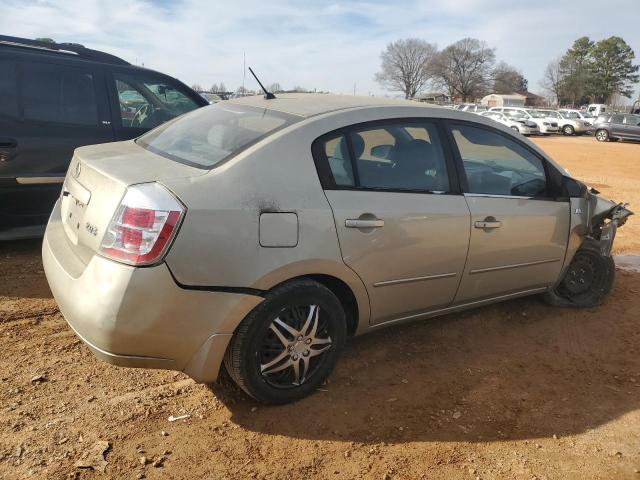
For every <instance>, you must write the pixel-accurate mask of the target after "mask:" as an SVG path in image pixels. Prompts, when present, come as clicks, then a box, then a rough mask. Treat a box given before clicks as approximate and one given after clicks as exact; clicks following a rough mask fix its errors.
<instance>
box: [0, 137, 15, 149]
mask: <svg viewBox="0 0 640 480" xmlns="http://www.w3.org/2000/svg"><path fill="white" fill-rule="evenodd" d="M17 146H18V141H17V140H16V139H15V138H0V148H16V147H17Z"/></svg>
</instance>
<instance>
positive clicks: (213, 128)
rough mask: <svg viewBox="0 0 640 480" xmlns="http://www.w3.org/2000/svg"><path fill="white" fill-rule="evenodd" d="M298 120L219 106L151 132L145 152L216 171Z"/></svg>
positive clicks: (143, 142) (144, 141) (143, 139)
mask: <svg viewBox="0 0 640 480" xmlns="http://www.w3.org/2000/svg"><path fill="white" fill-rule="evenodd" d="M297 118H298V117H295V116H293V115H288V114H285V113H280V112H275V111H272V110H267V109H263V108H255V107H247V106H239V105H233V104H228V103H216V104H215V105H211V106H210V107H205V108H201V109H198V110H195V111H193V112H191V113H190V114H187V115H184V116H183V117H180V118H178V119H176V120H174V121H172V122H169V123H165V124H164V125H161V126H160V127H158V128H156V129H154V130H151V131H150V132H148V133H147V134H145V135H143V136H141V137H140V138H138V139H137V140H136V142H137V143H138V144H140V145H141V146H143V147H144V148H146V149H148V150H150V151H152V152H154V153H157V154H158V155H162V156H164V157H167V158H170V159H172V160H175V161H178V162H181V163H186V164H188V165H192V166H195V167H199V168H213V167H215V166H216V165H217V164H218V163H220V162H222V161H223V160H225V159H226V158H228V157H230V156H232V155H234V154H236V153H238V152H239V151H240V150H242V149H244V148H246V147H248V146H250V145H251V144H253V143H255V142H257V141H258V140H261V139H262V138H263V137H266V136H267V135H268V134H270V133H273V132H274V131H275V130H277V129H280V128H282V127H285V126H287V125H290V124H292V123H293V122H294V121H296V120H297Z"/></svg>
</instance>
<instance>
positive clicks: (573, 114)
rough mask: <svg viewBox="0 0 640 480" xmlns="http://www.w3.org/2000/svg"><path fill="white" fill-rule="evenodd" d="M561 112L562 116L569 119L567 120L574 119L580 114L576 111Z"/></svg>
mask: <svg viewBox="0 0 640 480" xmlns="http://www.w3.org/2000/svg"><path fill="white" fill-rule="evenodd" d="M561 113H562V117H563V118H566V119H569V120H575V119H577V118H580V115H578V113H577V112H561Z"/></svg>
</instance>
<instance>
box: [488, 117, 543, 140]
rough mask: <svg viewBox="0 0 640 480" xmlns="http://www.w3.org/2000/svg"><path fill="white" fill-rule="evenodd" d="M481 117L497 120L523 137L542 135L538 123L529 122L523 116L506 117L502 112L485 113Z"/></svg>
mask: <svg viewBox="0 0 640 480" xmlns="http://www.w3.org/2000/svg"><path fill="white" fill-rule="evenodd" d="M480 115H482V116H483V117H487V118H490V119H491V120H495V121H496V122H498V123H501V124H503V125H505V126H507V127H509V128H510V129H512V130H515V131H516V132H519V133H521V134H522V135H538V134H539V133H540V128H539V127H538V124H537V123H535V122H532V121H531V120H527V119H526V118H525V117H524V116H521V115H506V114H504V113H501V112H483V113H481V114H480Z"/></svg>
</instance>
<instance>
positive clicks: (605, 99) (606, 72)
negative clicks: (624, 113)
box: [542, 36, 640, 105]
mask: <svg viewBox="0 0 640 480" xmlns="http://www.w3.org/2000/svg"><path fill="white" fill-rule="evenodd" d="M634 58H635V53H634V51H633V49H632V48H631V47H630V46H629V45H628V44H627V43H626V42H625V41H624V40H623V39H622V38H620V37H615V36H614V37H609V38H606V39H604V40H600V41H598V42H594V41H593V40H591V39H590V38H589V37H580V38H578V39H577V40H576V41H575V42H573V46H572V47H571V48H569V49H568V50H567V51H566V53H565V54H564V55H563V56H562V57H560V58H557V59H555V60H552V61H551V62H550V63H549V65H547V68H546V70H545V73H544V79H543V81H542V85H543V86H544V87H545V88H546V89H547V91H549V92H550V93H551V94H552V95H553V96H554V97H555V100H556V101H557V102H558V104H569V103H570V104H573V105H581V104H584V103H605V104H608V103H611V102H612V101H613V100H614V99H615V97H616V96H617V95H619V96H622V97H626V98H630V97H631V96H632V95H633V92H634V87H635V84H636V83H638V80H640V75H638V70H639V68H640V67H639V66H638V65H634V64H633V60H634Z"/></svg>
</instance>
